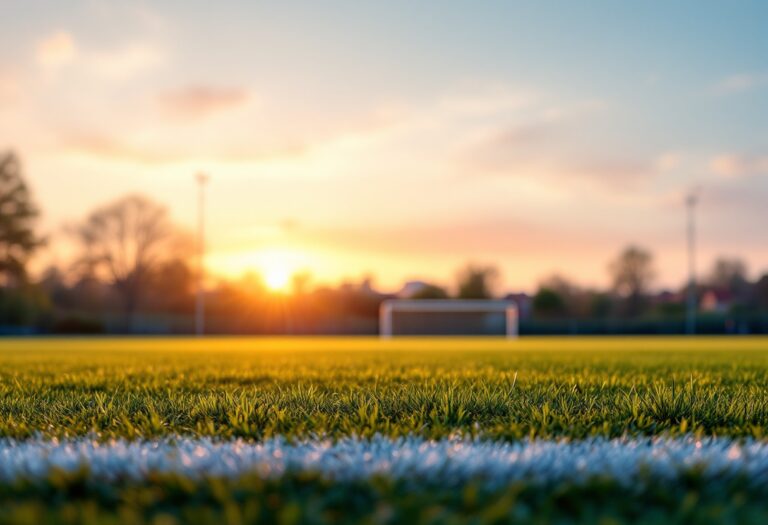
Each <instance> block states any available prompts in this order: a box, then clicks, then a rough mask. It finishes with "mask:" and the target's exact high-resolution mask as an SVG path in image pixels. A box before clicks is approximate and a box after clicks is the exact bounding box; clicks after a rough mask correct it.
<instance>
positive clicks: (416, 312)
mask: <svg viewBox="0 0 768 525" xmlns="http://www.w3.org/2000/svg"><path fill="white" fill-rule="evenodd" d="M379 333H380V334H381V337H383V338H390V337H393V336H395V335H499V336H504V337H507V338H509V339H513V338H516V337H517V336H518V316H517V305H516V304H515V303H514V302H512V301H492V300H479V299H478V300H475V299H472V300H470V299H461V300H460V299H435V300H433V299H429V300H428V299H410V300H409V299H389V300H387V301H384V302H383V303H382V304H381V308H380V310H379Z"/></svg>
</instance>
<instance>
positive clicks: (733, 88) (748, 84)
mask: <svg viewBox="0 0 768 525" xmlns="http://www.w3.org/2000/svg"><path fill="white" fill-rule="evenodd" d="M764 86H768V74H767V73H742V74H738V75H731V76H728V77H725V78H723V79H722V80H721V81H720V82H718V83H717V84H715V85H714V86H713V87H712V93H713V94H715V95H732V94H736V93H743V92H746V91H751V90H753V89H758V88H761V87H764Z"/></svg>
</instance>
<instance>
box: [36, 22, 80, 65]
mask: <svg viewBox="0 0 768 525" xmlns="http://www.w3.org/2000/svg"><path fill="white" fill-rule="evenodd" d="M77 55H78V49H77V45H76V43H75V38H74V37H73V36H72V34H71V33H69V32H67V31H57V32H55V33H53V34H50V35H48V36H46V37H44V38H43V39H42V40H40V41H39V42H38V44H37V48H36V50H35V59H36V60H37V63H38V64H39V65H40V66H42V67H46V68H58V67H61V66H64V65H67V64H70V63H72V62H73V61H74V60H75V59H76V58H77Z"/></svg>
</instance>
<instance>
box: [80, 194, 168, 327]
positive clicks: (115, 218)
mask: <svg viewBox="0 0 768 525" xmlns="http://www.w3.org/2000/svg"><path fill="white" fill-rule="evenodd" d="M75 233H76V235H77V237H78V238H79V240H80V244H81V247H82V251H83V253H82V258H81V260H80V262H81V263H82V264H85V265H86V266H87V267H88V268H90V269H91V270H92V271H93V272H94V273H95V274H96V275H100V276H104V277H106V278H107V279H108V280H109V281H110V282H111V283H112V285H113V286H114V289H115V290H116V291H117V293H118V294H119V295H120V297H121V299H122V302H123V307H124V310H125V316H126V323H127V326H128V329H129V330H132V329H133V328H134V326H133V324H134V316H135V314H136V310H137V307H138V305H139V301H140V299H141V297H142V294H143V292H144V287H145V286H146V285H147V284H148V283H149V282H150V278H151V272H152V270H153V269H154V268H155V266H156V265H157V264H158V263H159V262H160V261H161V259H163V258H164V257H167V256H168V255H169V252H170V251H171V246H170V243H171V242H172V241H173V240H174V228H173V225H172V224H171V221H170V219H169V217H168V212H167V210H166V209H165V207H163V206H161V205H159V204H156V203H155V202H154V201H152V200H150V199H148V198H146V197H144V196H141V195H128V196H126V197H122V198H120V199H118V200H117V201H115V202H113V203H111V204H108V205H106V206H104V207H102V208H98V209H96V210H94V211H93V212H91V213H90V214H89V215H88V217H86V219H85V220H84V221H83V223H82V224H80V225H79V226H78V227H77V228H76V229H75Z"/></svg>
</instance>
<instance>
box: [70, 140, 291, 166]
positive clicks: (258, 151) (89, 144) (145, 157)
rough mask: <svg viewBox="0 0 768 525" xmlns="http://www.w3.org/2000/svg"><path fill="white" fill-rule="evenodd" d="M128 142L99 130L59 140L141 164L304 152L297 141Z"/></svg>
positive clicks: (77, 149)
mask: <svg viewBox="0 0 768 525" xmlns="http://www.w3.org/2000/svg"><path fill="white" fill-rule="evenodd" d="M151 142H152V143H151V144H148V143H147V141H146V140H145V141H130V140H128V139H118V138H115V137H112V136H111V135H107V134H101V133H67V134H65V135H64V136H63V138H62V139H61V140H60V144H61V145H62V147H63V149H64V152H65V153H67V154H75V155H83V156H87V157H92V158H97V159H103V160H108V161H110V162H123V163H132V164H144V165H153V166H157V165H162V164H173V163H181V162H191V161H199V162H203V161H205V162H208V161H211V162H222V163H249V162H259V161H266V160H272V159H279V158H287V157H295V156H298V155H301V154H303V153H304V152H305V147H304V146H303V145H301V144H288V143H286V144H282V145H280V144H278V145H273V146H272V147H269V146H264V145H254V146H252V147H251V148H248V149H247V150H243V149H241V148H240V147H237V146H234V147H232V146H226V145H225V146H219V147H212V148H209V149H207V150H206V151H200V150H199V149H198V148H196V147H194V145H186V146H185V145H178V144H168V143H167V142H163V141H158V142H155V141H151Z"/></svg>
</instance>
